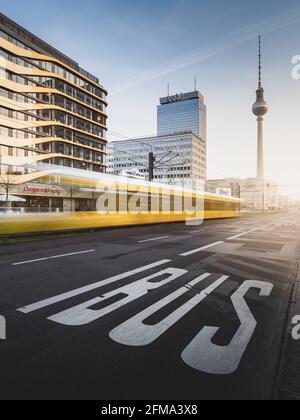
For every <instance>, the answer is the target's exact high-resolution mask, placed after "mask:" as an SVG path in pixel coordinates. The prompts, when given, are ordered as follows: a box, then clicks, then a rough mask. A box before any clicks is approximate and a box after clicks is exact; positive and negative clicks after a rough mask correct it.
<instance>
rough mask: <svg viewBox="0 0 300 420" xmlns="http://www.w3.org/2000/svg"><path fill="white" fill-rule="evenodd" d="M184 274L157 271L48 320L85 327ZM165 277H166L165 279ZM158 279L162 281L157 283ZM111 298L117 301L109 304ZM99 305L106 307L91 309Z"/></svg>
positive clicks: (70, 325) (175, 271) (181, 271)
mask: <svg viewBox="0 0 300 420" xmlns="http://www.w3.org/2000/svg"><path fill="white" fill-rule="evenodd" d="M186 273H187V271H186V270H182V269H180V268H167V269H166V270H162V271H159V272H158V273H155V274H152V275H150V276H148V277H145V278H143V279H141V280H138V281H136V282H134V283H130V284H128V285H126V286H122V287H120V288H119V289H116V290H113V291H112V292H109V293H106V294H105V295H103V296H100V297H96V298H94V299H92V300H89V301H87V302H84V303H81V304H80V305H77V306H74V307H73V308H70V309H67V310H65V311H63V312H60V313H58V314H55V315H53V316H51V317H49V318H48V319H49V320H50V321H54V322H57V323H58V324H63V325H67V326H69V327H79V326H82V325H87V324H90V323H91V322H94V321H97V320H98V319H100V318H102V317H104V316H106V315H108V314H110V313H112V312H114V311H116V310H117V309H120V308H122V307H123V306H125V305H127V304H129V303H131V302H134V301H135V300H137V299H139V298H141V297H143V296H145V295H147V294H148V293H149V292H150V291H151V290H156V289H159V288H160V287H163V286H165V285H166V284H169V283H171V282H173V281H174V280H176V279H178V278H179V277H181V276H183V275H185V274H186ZM166 275H168V277H167V278H166ZM160 277H161V278H162V280H160V281H158V279H159V278H160ZM118 297H119V299H118ZM113 298H117V299H118V300H117V301H116V302H114V303H109V302H110V301H111V300H112V299H113ZM99 303H101V306H103V305H105V304H106V305H105V306H104V307H102V308H101V309H93V307H94V306H95V305H98V304H99Z"/></svg>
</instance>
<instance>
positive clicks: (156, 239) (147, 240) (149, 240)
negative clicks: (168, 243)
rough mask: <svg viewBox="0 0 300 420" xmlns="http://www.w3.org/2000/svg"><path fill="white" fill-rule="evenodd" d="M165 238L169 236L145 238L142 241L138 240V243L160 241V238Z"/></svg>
mask: <svg viewBox="0 0 300 420" xmlns="http://www.w3.org/2000/svg"><path fill="white" fill-rule="evenodd" d="M167 238H170V236H160V237H159V238H153V239H145V240H143V241H139V244H144V243H146V242H152V241H160V240H161V239H167Z"/></svg>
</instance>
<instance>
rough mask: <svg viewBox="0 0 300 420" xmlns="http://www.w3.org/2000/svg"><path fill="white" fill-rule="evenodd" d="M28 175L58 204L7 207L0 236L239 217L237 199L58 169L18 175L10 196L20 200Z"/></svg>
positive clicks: (26, 193) (134, 180) (38, 187)
mask: <svg viewBox="0 0 300 420" xmlns="http://www.w3.org/2000/svg"><path fill="white" fill-rule="evenodd" d="M26 177H27V178H26ZM28 177H29V182H30V185H33V186H36V188H35V191H42V190H43V188H42V187H44V190H47V191H50V192H51V191H52V190H54V189H56V191H58V190H59V191H60V199H61V202H62V203H63V204H62V207H61V208H57V209H54V210H53V209H51V210H48V211H43V212H41V211H38V210H35V211H34V212H33V211H32V209H30V208H21V209H18V211H17V212H14V211H13V210H11V211H10V210H9V209H8V210H7V211H6V212H5V213H1V214H0V235H15V234H28V233H39V232H60V231H68V230H81V229H97V228H109V227H121V226H134V225H147V224H159V223H172V222H187V223H189V224H200V223H201V221H203V220H207V219H221V218H235V217H239V216H240V203H241V201H240V200H239V199H237V198H233V197H225V196H219V195H216V194H211V193H204V192H202V191H195V190H192V189H187V188H179V187H175V186H170V185H163V184H157V183H149V182H147V181H145V180H139V179H132V178H130V177H124V176H120V177H118V176H113V175H108V174H95V175H92V177H91V174H90V173H86V174H85V173H84V171H75V170H74V171H73V170H70V169H68V170H66V169H61V168H59V169H51V170H45V171H43V172H40V173H36V174H34V175H33V174H30V175H23V176H22V177H20V180H19V185H16V189H15V191H16V192H14V195H16V196H18V197H20V198H23V199H24V198H25V199H26V195H28V194H29V193H28V191H30V190H32V189H30V188H23V189H22V188H20V186H21V185H24V184H26V185H28ZM18 187H19V188H18ZM18 190H19V191H18ZM55 198H56V199H57V196H56V197H55Z"/></svg>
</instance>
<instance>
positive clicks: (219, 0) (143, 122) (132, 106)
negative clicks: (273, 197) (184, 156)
mask: <svg viewBox="0 0 300 420" xmlns="http://www.w3.org/2000/svg"><path fill="white" fill-rule="evenodd" d="M0 10H1V12H2V13H4V14H5V15H7V16H9V17H10V18H11V19H13V20H15V21H17V22H18V23H19V24H21V25H22V26H24V27H25V28H27V29H28V30H30V31H31V32H33V33H34V34H35V35H37V36H40V37H41V38H42V39H44V40H45V41H47V42H48V43H49V44H51V45H54V46H55V47H56V48H57V49H59V50H61V51H62V52H64V53H65V54H66V55H68V56H70V57H71V58H73V59H75V61H77V62H79V63H80V65H81V67H83V68H85V69H86V70H88V71H90V72H91V73H93V74H95V75H96V76H98V77H99V79H100V82H101V84H102V85H104V86H105V87H106V88H107V89H108V91H109V97H108V101H109V108H108V115H109V121H108V124H109V130H110V131H112V132H116V133H120V134H121V135H122V136H124V137H125V136H126V137H140V136H144V135H151V134H155V133H156V107H157V105H158V102H159V98H160V97H161V96H166V94H167V84H168V83H170V87H171V93H172V94H176V93H180V92H185V91H191V90H193V88H194V78H195V76H196V77H197V80H198V89H199V90H200V91H201V93H202V94H203V95H204V96H205V101H206V104H207V108H208V121H207V125H208V140H207V141H208V177H209V178H222V177H228V176H232V177H235V176H238V177H254V176H255V175H256V121H255V117H254V115H253V114H252V113H251V108H252V105H253V103H254V101H255V91H256V88H257V37H258V35H259V34H262V41H263V84H264V88H265V97H266V100H267V102H268V103H269V106H270V111H269V113H268V115H267V116H266V119H265V151H266V156H265V161H266V162H265V165H266V177H267V178H269V179H271V180H273V181H275V182H277V183H278V184H279V185H280V186H281V191H282V193H283V194H290V195H293V196H296V197H298V198H300V159H299V156H300V136H299V128H300V113H299V101H300V80H294V79H293V78H292V69H293V64H292V58H293V57H294V56H295V55H300V4H299V0H286V1H285V2H283V1H282V0H265V1H264V2H262V1H261V0H251V1H248V0H244V1H240V0H151V1H149V0H85V1H82V0H80V1H79V0H59V1H57V0H51V2H48V1H41V0H26V2H24V0H0ZM110 138H111V139H114V140H116V139H121V137H119V136H116V135H114V136H113V135H110Z"/></svg>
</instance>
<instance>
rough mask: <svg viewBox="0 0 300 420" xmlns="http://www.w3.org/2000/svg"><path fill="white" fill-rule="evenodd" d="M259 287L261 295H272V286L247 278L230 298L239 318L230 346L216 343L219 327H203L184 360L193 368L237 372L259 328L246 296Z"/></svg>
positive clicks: (184, 355)
mask: <svg viewBox="0 0 300 420" xmlns="http://www.w3.org/2000/svg"><path fill="white" fill-rule="evenodd" d="M253 288H254V289H259V296H262V297H263V296H265V297H268V296H270V295H271V292H272V290H273V285H272V284H271V283H263V282H259V281H251V280H249V281H245V282H244V283H243V284H242V285H241V286H240V287H239V289H238V290H237V291H236V292H235V293H234V294H233V295H232V297H231V301H232V304H233V307H234V309H235V312H236V314H237V316H238V318H239V320H240V327H239V329H238V331H237V332H236V334H235V335H234V336H233V338H232V340H231V342H230V344H229V345H228V346H225V347H224V346H219V345H217V344H214V342H213V338H214V337H215V335H216V334H217V333H218V332H219V330H220V329H221V328H220V327H217V326H215V327H208V326H207V327H204V328H202V330H201V331H200V332H199V334H198V335H197V336H196V337H195V338H194V339H193V340H192V341H191V343H190V344H189V345H188V346H187V347H186V349H185V350H184V351H183V353H182V355H181V357H182V359H183V361H184V362H185V363H186V364H187V365H188V366H190V367H191V368H193V369H196V370H198V371H200V372H205V373H209V374H214V375H230V374H232V373H234V372H235V371H236V370H237V369H238V367H239V365H240V362H241V360H242V357H243V355H244V353H245V351H246V349H247V347H248V345H249V343H250V341H251V338H252V337H253V334H254V332H255V330H256V327H257V321H256V319H255V318H254V316H253V314H252V312H251V310H250V308H249V307H248V304H247V302H246V300H245V296H246V295H247V293H248V292H249V291H250V290H251V289H253Z"/></svg>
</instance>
